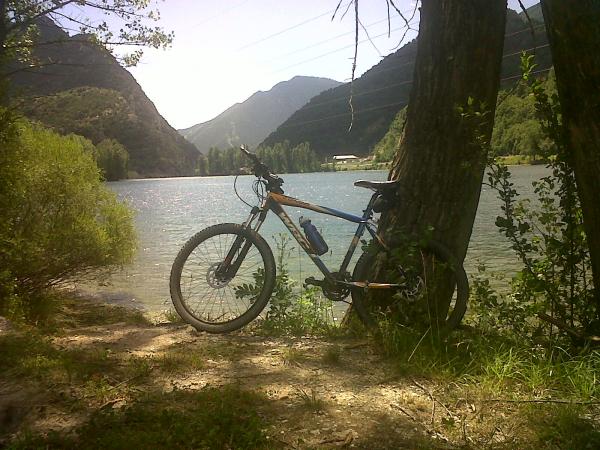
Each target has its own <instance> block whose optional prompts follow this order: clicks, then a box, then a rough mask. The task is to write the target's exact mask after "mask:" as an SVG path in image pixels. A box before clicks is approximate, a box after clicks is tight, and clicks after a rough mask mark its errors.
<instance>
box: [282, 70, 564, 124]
mask: <svg viewBox="0 0 600 450" xmlns="http://www.w3.org/2000/svg"><path fill="white" fill-rule="evenodd" d="M551 69H552V68H551V67H549V68H547V69H540V70H536V71H533V72H531V74H532V75H537V74H540V73H544V72H549V71H550V70H551ZM521 76H522V74H517V75H512V76H509V77H504V78H501V79H500V82H501V83H502V82H503V81H508V80H514V79H517V78H519V77H521ZM412 83H413V81H412V80H410V81H407V82H403V84H412ZM407 103H408V98H406V99H403V100H401V101H399V102H394V103H388V104H385V105H381V106H374V107H371V108H365V109H361V110H359V111H358V113H357V114H359V115H360V114H361V113H364V112H372V111H378V110H382V109H388V108H391V107H392V106H400V105H402V106H404V105H406V104H407ZM350 115H351V112H350V111H348V112H344V113H339V114H333V115H331V116H326V117H320V118H318V119H312V120H305V121H304V122H298V123H291V124H288V125H281V126H280V127H279V128H293V127H298V126H303V125H307V124H310V123H315V122H323V121H325V120H330V119H336V118H338V117H346V116H350Z"/></svg>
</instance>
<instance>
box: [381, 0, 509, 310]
mask: <svg viewBox="0 0 600 450" xmlns="http://www.w3.org/2000/svg"><path fill="white" fill-rule="evenodd" d="M420 17H421V19H420V24H419V38H418V46H417V56H416V63H415V72H414V81H413V86H412V91H411V97H410V101H409V106H408V110H407V116H406V125H405V129H404V134H403V137H402V140H401V142H400V144H399V147H398V149H397V153H396V156H395V158H394V161H393V164H392V168H391V170H390V175H389V178H390V179H394V180H396V179H397V180H400V181H401V184H402V185H403V186H404V189H403V192H404V194H403V195H402V196H401V197H400V198H399V200H398V201H397V202H396V203H395V204H394V205H393V207H392V208H391V209H390V210H389V211H387V212H385V213H384V214H382V217H381V221H380V226H379V233H380V234H382V235H383V237H384V239H385V238H387V239H388V240H389V241H393V240H394V239H395V238H397V236H398V234H399V233H402V234H404V235H422V233H423V232H424V230H426V229H430V230H431V229H432V230H433V231H432V233H433V238H434V239H436V240H437V241H440V242H442V243H444V244H445V245H446V246H447V247H448V248H449V249H450V250H451V251H452V252H453V253H454V254H455V255H456V257H457V258H458V259H459V260H460V261H462V260H463V259H464V257H465V254H466V251H467V247H468V244H469V239H470V236H471V231H472V228H473V221H474V219H475V213H476V211H477V205H478V202H479V194H480V191H481V183H482V180H483V175H484V168H485V165H486V161H487V156H488V148H489V141H490V137H491V133H492V127H493V121H494V111H495V105H496V96H497V94H498V88H499V79H500V63H501V60H502V50H503V40H504V28H505V18H506V0H473V1H470V2H463V1H457V0H422V5H421V16H420ZM377 270H383V269H381V268H379V269H377V268H376V269H375V272H377ZM376 275H377V274H375V276H376ZM448 278H449V275H448ZM449 284H450V283H449V282H446V283H441V286H445V288H444V289H440V290H438V291H437V292H436V294H437V295H435V296H430V297H432V300H430V305H429V311H428V313H429V314H430V315H432V316H433V319H434V321H435V320H436V319H440V320H441V319H445V317H446V313H447V311H448V307H449V305H450V301H451V296H450V295H451V294H450V289H449Z"/></svg>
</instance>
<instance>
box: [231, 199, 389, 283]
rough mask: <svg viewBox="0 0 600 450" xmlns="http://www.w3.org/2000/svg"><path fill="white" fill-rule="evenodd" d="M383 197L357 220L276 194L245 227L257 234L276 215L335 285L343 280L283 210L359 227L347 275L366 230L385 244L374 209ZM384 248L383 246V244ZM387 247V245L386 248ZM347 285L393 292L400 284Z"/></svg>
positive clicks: (252, 214)
mask: <svg viewBox="0 0 600 450" xmlns="http://www.w3.org/2000/svg"><path fill="white" fill-rule="evenodd" d="M378 196H379V194H378V193H374V194H373V195H372V196H371V200H370V201H369V203H368V204H367V207H366V209H364V210H363V215H362V216H356V215H354V214H349V213H346V212H343V211H339V210H337V209H333V208H328V207H325V206H319V205H314V204H312V203H307V202H304V201H302V200H298V199H296V198H293V197H289V196H287V195H283V194H277V193H274V192H269V193H268V195H267V197H266V198H265V200H264V202H263V204H262V205H261V206H260V207H254V208H252V211H251V212H250V216H249V217H248V219H247V220H246V221H245V222H244V224H243V226H244V227H245V228H252V229H253V230H254V231H258V230H259V229H260V227H261V225H262V224H263V223H264V221H265V219H266V217H267V214H268V212H269V211H273V212H274V213H275V214H276V215H277V217H279V219H280V220H281V221H282V222H283V224H284V225H285V227H286V228H287V229H288V230H289V232H290V233H291V235H292V236H293V237H294V239H295V240H296V241H297V242H298V244H299V245H300V247H302V249H303V250H304V252H305V253H306V254H307V255H308V256H309V257H310V259H311V260H312V261H313V263H314V264H315V265H316V266H317V268H318V269H319V270H320V271H321V273H322V274H323V275H324V276H325V277H326V278H328V279H330V280H332V281H334V282H341V281H340V280H334V279H333V277H332V272H331V271H330V270H329V269H328V268H327V266H326V265H325V263H324V262H323V261H322V260H321V258H319V256H318V255H317V254H316V253H315V251H314V250H313V248H312V246H311V244H310V242H309V241H308V240H307V239H306V237H305V236H304V235H303V234H302V232H301V231H300V230H299V229H298V227H297V226H296V224H295V223H294V222H293V221H292V219H291V218H290V217H289V216H288V214H287V213H286V212H285V210H284V209H283V206H292V207H297V208H302V209H307V210H310V211H315V212H317V213H320V214H327V215H330V216H334V217H338V218H340V219H344V220H347V221H349V222H354V223H357V224H358V227H357V228H356V232H355V233H354V237H353V238H352V241H351V242H350V246H349V247H348V250H347V251H346V255H345V256H344V260H343V261H342V264H341V266H340V268H339V270H338V272H339V273H344V272H346V270H347V269H348V266H349V264H350V261H351V259H352V256H353V255H354V252H355V250H356V247H357V246H358V243H359V242H360V238H361V237H362V236H363V234H364V233H365V230H367V231H368V232H369V234H370V235H371V236H372V237H373V238H374V239H377V240H378V241H379V242H381V239H380V238H379V236H378V235H377V233H376V231H375V224H374V223H373V221H372V219H373V205H374V203H375V200H376V199H377V197H378ZM255 220H256V223H255V224H254V226H252V224H253V222H254V221H255ZM381 244H383V242H381ZM383 245H384V246H385V244H383ZM341 283H343V284H349V285H354V286H359V287H370V288H392V287H398V286H399V285H396V284H384V283H368V282H361V281H352V282H349V283H345V282H341Z"/></svg>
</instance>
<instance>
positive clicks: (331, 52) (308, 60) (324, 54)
mask: <svg viewBox="0 0 600 450" xmlns="http://www.w3.org/2000/svg"><path fill="white" fill-rule="evenodd" d="M403 28H405V26H402V27H399V28H394V29H393V30H391V31H398V30H401V29H403ZM387 34H388V33H387V31H386V32H385V33H382V34H378V35H377V36H373V37H372V38H371V39H363V40H362V41H359V42H358V45H361V44H364V43H365V42H369V41H371V40H373V39H377V38H380V37H382V36H385V35H387ZM353 47H354V44H349V45H346V46H344V47H341V48H337V49H335V50H331V51H329V52H327V53H323V54H321V55H318V56H315V57H313V58H309V59H305V60H304V61H300V62H297V63H294V64H291V65H289V66H286V67H283V68H281V69H277V70H275V71H273V72H269V73H277V72H282V71H284V70H287V69H291V68H292V67H296V66H300V65H302V64H305V63H307V62H311V61H315V60H317V59H321V58H324V57H326V56H329V55H332V54H334V53H337V52H341V51H342V50H346V49H348V48H353Z"/></svg>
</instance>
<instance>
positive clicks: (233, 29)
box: [128, 0, 539, 129]
mask: <svg viewBox="0 0 600 450" xmlns="http://www.w3.org/2000/svg"><path fill="white" fill-rule="evenodd" d="M538 1H539V0H523V3H524V4H525V6H526V7H529V6H531V5H533V4H535V3H538ZM348 2H349V0H342V6H341V8H340V11H339V12H338V16H336V18H335V19H333V20H332V19H331V17H332V15H333V11H334V9H335V7H336V6H337V4H338V0H220V1H217V0H197V1H193V0H165V1H159V2H157V3H156V5H157V7H158V9H159V10H160V13H161V20H160V22H159V24H160V25H161V26H162V27H163V28H164V29H165V30H168V31H174V32H175V40H174V42H173V45H172V47H171V48H169V49H167V50H154V49H147V50H145V53H144V56H143V57H142V60H141V61H140V63H139V64H138V65H137V66H136V67H133V68H129V69H128V70H129V71H130V72H131V74H132V75H133V76H134V77H135V78H136V80H137V82H138V83H139V84H140V85H141V87H142V89H143V90H144V91H145V93H146V95H147V96H148V97H149V98H150V99H151V100H152V101H153V102H154V104H155V105H156V107H157V109H158V111H159V112H160V113H161V114H162V115H163V116H164V117H165V119H166V120H167V121H168V122H169V123H170V124H171V125H172V126H173V127H174V128H177V129H181V128H187V127H190V126H192V125H195V124H197V123H201V122H205V121H207V120H210V119H212V118H213V117H215V116H217V115H219V114H220V113H221V112H223V111H224V110H226V109H227V108H229V107H230V106H232V105H233V104H235V103H240V102H243V101H244V100H246V99H247V98H248V97H250V96H251V95H252V94H253V93H254V92H256V91H259V90H262V91H267V90H269V89H271V88H272V87H273V86H274V85H275V84H277V83H279V82H281V81H286V80H289V79H291V78H293V77H294V76H296V75H306V76H316V77H326V78H332V79H334V80H337V81H342V82H344V81H349V80H350V77H351V73H352V57H353V54H354V11H353V8H352V9H351V10H349V11H348V13H347V14H346V15H345V17H343V18H342V17H341V15H342V14H341V13H343V11H345V6H346V5H347V4H348ZM394 3H395V4H396V5H397V6H398V7H399V9H400V10H401V11H402V12H405V15H406V16H407V17H410V16H411V14H412V11H413V9H414V0H396V1H395V2H394ZM508 3H509V7H510V8H512V9H519V6H518V0H509V2H508ZM390 15H391V34H390V37H388V33H387V32H388V25H387V8H386V2H385V0H362V1H360V2H359V17H360V20H361V23H362V25H364V28H365V29H366V32H367V33H368V35H369V36H370V38H371V40H369V39H367V36H366V33H365V31H364V30H363V29H362V28H361V29H360V36H359V47H358V60H357V68H356V75H355V76H356V77H358V76H360V75H361V74H362V73H364V72H365V71H367V70H368V69H369V68H371V67H372V66H373V65H375V64H377V63H378V62H379V61H380V60H381V59H382V58H383V57H384V56H386V55H388V54H389V53H392V52H393V51H395V50H396V49H397V48H398V45H399V44H400V40H401V37H402V34H403V33H404V30H405V27H404V22H403V20H402V19H401V18H400V16H399V15H398V14H397V13H395V12H394V11H393V10H392V11H391V12H390ZM411 27H413V28H414V29H415V30H414V31H410V32H409V33H408V34H407V35H406V37H405V40H404V41H403V43H406V42H408V41H410V40H411V39H413V38H415V37H416V35H417V30H418V12H417V14H416V16H415V18H414V20H413V21H412V22H411Z"/></svg>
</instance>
